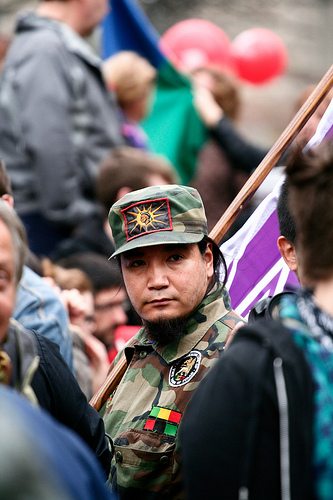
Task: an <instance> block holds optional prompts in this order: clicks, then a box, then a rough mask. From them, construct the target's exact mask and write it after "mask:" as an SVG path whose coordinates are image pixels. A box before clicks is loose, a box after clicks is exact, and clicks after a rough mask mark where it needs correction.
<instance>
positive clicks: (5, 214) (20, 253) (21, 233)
mask: <svg viewBox="0 0 333 500" xmlns="http://www.w3.org/2000/svg"><path fill="white" fill-rule="evenodd" d="M0 220H1V221H2V222H3V223H4V224H5V225H6V226H7V228H8V230H9V232H10V234H11V237H12V243H13V251H14V262H15V284H16V285H17V284H18V282H19V281H20V279H21V277H22V272H23V266H24V264H25V261H26V258H27V255H28V239H27V234H26V231H25V228H24V226H23V224H22V222H21V220H20V219H19V217H18V216H17V214H16V213H15V211H14V210H12V209H11V208H10V207H9V205H8V204H7V203H6V202H5V201H3V200H1V199H0Z"/></svg>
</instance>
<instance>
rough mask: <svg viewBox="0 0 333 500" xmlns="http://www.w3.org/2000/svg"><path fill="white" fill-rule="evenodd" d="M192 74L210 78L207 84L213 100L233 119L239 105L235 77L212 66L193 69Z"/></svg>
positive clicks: (237, 112) (236, 115)
mask: <svg viewBox="0 0 333 500" xmlns="http://www.w3.org/2000/svg"><path fill="white" fill-rule="evenodd" d="M193 75H194V76H195V77H197V78H200V79H202V78H205V76H206V77H207V78H209V79H210V81H209V82H207V84H208V88H209V90H210V91H211V92H212V94H213V96H214V99H215V101H216V102H217V104H218V105H219V106H220V108H222V109H223V111H224V112H225V114H226V115H227V116H228V117H229V118H230V119H232V120H235V119H236V118H237V117H238V115H239V111H240V107H241V100H240V94H239V88H238V85H237V82H236V80H235V78H234V77H232V76H231V75H230V74H229V73H226V72H223V71H221V70H220V69H217V68H213V67H204V68H198V69H196V70H195V71H193ZM202 83H204V82H202Z"/></svg>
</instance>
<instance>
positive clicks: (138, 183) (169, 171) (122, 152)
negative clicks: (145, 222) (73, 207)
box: [96, 146, 177, 214]
mask: <svg viewBox="0 0 333 500" xmlns="http://www.w3.org/2000/svg"><path fill="white" fill-rule="evenodd" d="M157 177H158V178H157ZM155 180H156V182H155ZM163 180H164V182H165V184H175V183H176V181H177V175H176V173H175V170H173V168H172V166H171V165H170V163H169V162H168V161H167V160H166V159H165V158H164V157H162V156H159V155H154V154H150V153H148V152H146V151H143V150H140V149H137V148H131V147H129V146H124V147H120V148H115V149H113V150H112V151H111V152H110V154H109V155H108V156H107V157H106V158H105V160H104V161H103V162H102V163H101V166H100V169H99V173H98V176H97V179H96V195H97V198H98V200H99V201H100V202H101V203H102V205H103V207H104V209H105V212H106V214H107V213H108V212H109V210H110V207H111V206H112V205H113V204H114V203H115V202H116V201H117V199H118V197H119V193H120V192H121V189H122V188H128V191H136V190H137V189H142V188H145V187H148V186H150V185H152V184H161V183H162V182H163Z"/></svg>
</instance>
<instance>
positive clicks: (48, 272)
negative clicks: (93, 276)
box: [42, 258, 93, 293]
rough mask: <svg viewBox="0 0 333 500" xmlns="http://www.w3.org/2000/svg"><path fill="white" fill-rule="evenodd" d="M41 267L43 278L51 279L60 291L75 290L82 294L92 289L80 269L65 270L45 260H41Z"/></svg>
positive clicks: (87, 278)
mask: <svg viewBox="0 0 333 500" xmlns="http://www.w3.org/2000/svg"><path fill="white" fill-rule="evenodd" d="M42 266H43V274H44V276H46V277H50V278H52V279H53V280H54V281H55V283H57V285H59V286H60V288H61V289H62V290H71V289H72V288H76V289H77V290H79V292H81V293H83V292H87V291H92V289H93V286H92V283H91V280H90V278H89V277H88V276H87V274H86V273H85V272H84V271H82V269H77V268H73V269H66V268H65V267H63V266H59V265H57V264H54V263H53V262H51V261H50V260H49V259H46V258H45V259H43V260H42Z"/></svg>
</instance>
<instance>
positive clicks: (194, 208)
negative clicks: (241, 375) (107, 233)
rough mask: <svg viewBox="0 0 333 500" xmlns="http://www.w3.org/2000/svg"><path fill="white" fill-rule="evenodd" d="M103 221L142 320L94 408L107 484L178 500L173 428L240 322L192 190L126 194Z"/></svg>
mask: <svg viewBox="0 0 333 500" xmlns="http://www.w3.org/2000/svg"><path fill="white" fill-rule="evenodd" d="M109 221H110V225H111V228H112V232H113V237H114V241H115V248H116V251H115V252H114V254H113V256H117V258H118V260H119V262H120V265H121V270H122V274H123V278H124V282H125V286H126V289H127V293H128V296H129V298H130V300H131V302H132V304H133V306H134V308H135V309H136V311H137V312H138V314H139V315H140V316H141V318H142V322H143V327H142V328H141V330H140V331H139V332H138V334H137V335H136V336H135V337H134V338H133V339H131V340H130V341H129V343H128V344H127V346H126V347H125V349H124V351H125V355H126V359H127V364H128V367H127V370H126V372H125V375H124V376H123V378H122V380H121V382H120V384H119V386H118V388H117V389H116V391H115V392H114V393H113V394H112V395H111V397H110V398H109V399H108V401H107V403H106V405H105V407H104V408H103V409H102V413H103V414H104V423H105V426H106V432H108V433H109V434H110V435H111V437H112V438H113V443H114V448H115V454H114V458H113V463H112V468H111V474H110V479H109V481H110V483H111V485H112V488H113V489H115V490H116V491H117V493H118V494H119V496H120V498H121V499H123V498H135V499H146V498H149V499H153V498H173V499H175V498H184V490H183V486H182V482H181V468H180V457H179V446H178V430H179V425H180V424H181V421H182V416H183V414H184V412H185V411H186V407H187V404H188V402H189V400H190V398H191V396H192V394H193V391H194V390H195V389H196V387H197V386H198V384H199V382H200V381H201V379H202V378H203V377H204V375H205V374H206V373H207V371H208V370H209V369H210V367H211V366H212V365H213V364H214V363H215V361H216V360H217V358H218V357H219V356H220V354H221V353H222V351H223V349H224V346H225V342H226V337H227V335H228V333H229V332H230V331H231V330H232V328H233V327H234V325H235V324H236V323H237V322H238V321H239V320H240V318H239V316H237V314H236V313H235V312H234V311H232V309H231V305H230V299H229V295H228V292H227V290H226V289H225V287H224V284H223V283H219V282H218V270H219V268H220V265H221V261H223V257H222V256H221V254H220V251H219V249H218V247H217V245H216V244H215V243H214V242H212V240H211V239H210V238H209V237H208V235H207V226H206V216H205V212H204V208H203V205H202V200H201V198H200V196H199V194H198V192H197V191H196V190H195V189H193V188H190V187H182V186H177V185H170V186H157V187H156V186H155V187H149V188H145V189H141V190H139V191H133V192H131V193H129V194H127V195H126V196H124V197H123V198H121V199H120V200H119V201H118V202H117V203H115V204H114V205H113V206H112V208H111V210H110V215H109ZM122 354H123V352H120V353H119V354H118V356H117V358H116V359H115V363H116V362H117V361H118V360H119V358H120V357H121V355H122Z"/></svg>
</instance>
